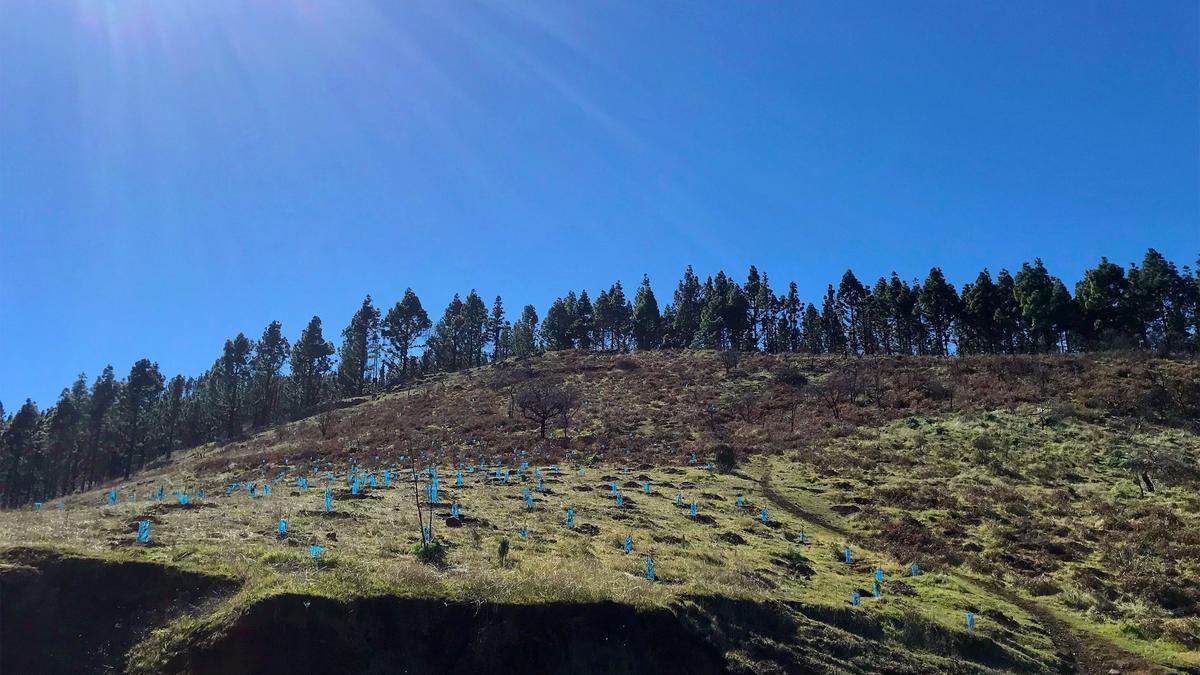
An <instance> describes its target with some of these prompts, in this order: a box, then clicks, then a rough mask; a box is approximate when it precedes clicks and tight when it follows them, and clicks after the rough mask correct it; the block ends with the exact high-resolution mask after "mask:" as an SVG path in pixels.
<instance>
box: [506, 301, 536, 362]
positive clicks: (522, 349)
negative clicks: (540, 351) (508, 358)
mask: <svg viewBox="0 0 1200 675" xmlns="http://www.w3.org/2000/svg"><path fill="white" fill-rule="evenodd" d="M537 325H538V315H537V310H536V309H534V307H533V305H525V308H524V309H522V310H521V318H520V319H519V320H518V321H517V322H516V323H515V324H513V326H512V331H511V342H512V354H513V356H515V357H517V358H525V357H527V356H533V355H534V354H536V353H537Z"/></svg>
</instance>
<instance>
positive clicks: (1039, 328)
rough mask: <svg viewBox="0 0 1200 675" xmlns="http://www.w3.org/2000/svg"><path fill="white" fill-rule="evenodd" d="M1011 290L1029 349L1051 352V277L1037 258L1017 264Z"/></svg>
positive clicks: (1052, 316)
mask: <svg viewBox="0 0 1200 675" xmlns="http://www.w3.org/2000/svg"><path fill="white" fill-rule="evenodd" d="M1013 293H1014V294H1015V297H1016V298H1017V302H1018V303H1020V305H1021V315H1022V316H1023V317H1024V318H1025V321H1026V322H1027V323H1026V330H1027V331H1028V334H1029V350H1030V351H1031V352H1034V353H1037V352H1048V351H1053V350H1054V348H1055V345H1056V344H1057V343H1058V341H1057V340H1056V339H1055V337H1054V335H1055V327H1054V309H1053V305H1052V303H1051V299H1052V297H1053V295H1054V279H1053V278H1052V277H1051V276H1050V273H1049V272H1047V271H1046V266H1045V265H1043V264H1042V259H1041V258H1037V259H1035V260H1034V264H1033V265H1030V264H1029V263H1024V264H1022V265H1021V269H1020V271H1018V272H1017V276H1016V285H1015V286H1014V288H1013Z"/></svg>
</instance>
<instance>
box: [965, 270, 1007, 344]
mask: <svg viewBox="0 0 1200 675" xmlns="http://www.w3.org/2000/svg"><path fill="white" fill-rule="evenodd" d="M999 309H1000V294H999V291H998V290H997V288H996V284H995V283H993V282H992V275H991V273H990V272H988V271H987V270H986V269H984V270H983V271H982V272H980V273H979V276H978V277H976V278H975V283H972V284H964V285H963V289H962V314H961V316H960V317H959V328H958V350H959V351H960V352H962V353H964V354H994V353H996V352H997V351H998V349H999V346H1000V339H999V335H998V334H997V329H996V312H997V311H998V310H999Z"/></svg>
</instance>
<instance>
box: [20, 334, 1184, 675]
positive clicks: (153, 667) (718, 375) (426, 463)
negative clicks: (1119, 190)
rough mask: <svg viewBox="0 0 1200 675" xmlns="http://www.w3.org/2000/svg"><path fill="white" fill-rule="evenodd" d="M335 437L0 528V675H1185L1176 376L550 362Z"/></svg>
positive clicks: (503, 373) (1179, 377) (490, 376)
mask: <svg viewBox="0 0 1200 675" xmlns="http://www.w3.org/2000/svg"><path fill="white" fill-rule="evenodd" d="M728 358H730V357H726V359H728ZM536 394H543V395H547V396H549V395H559V396H565V397H566V399H567V400H568V402H569V403H570V405H568V406H567V408H568V411H567V412H566V413H565V414H554V415H550V416H549V417H548V419H547V424H546V437H545V438H544V439H543V438H541V437H540V429H539V424H538V421H537V420H530V419H527V417H526V416H525V415H524V414H523V413H524V412H526V411H528V410H529V409H530V408H532V407H536V406H534V405H533V402H534V398H536V397H535V395H536ZM522 404H524V405H522ZM340 405H341V407H338V408H336V409H334V410H331V411H328V412H325V413H322V414H320V415H317V416H314V417H310V418H307V419H303V420H300V421H297V422H294V423H291V424H287V425H283V426H280V427H277V428H275V429H272V430H268V431H264V432H261V433H258V434H257V435H254V436H252V437H249V438H245V439H242V440H239V441H237V442H232V443H227V444H223V445H206V446H202V447H199V448H196V449H194V450H191V451H188V452H186V453H183V454H181V455H178V456H176V457H175V459H174V461H172V462H158V463H156V464H155V465H152V466H150V467H149V468H148V469H147V470H146V471H144V472H142V473H141V474H138V475H137V476H135V477H134V478H133V479H132V480H130V481H128V482H121V483H113V484H111V485H108V486H105V487H104V488H103V489H102V490H97V491H93V492H90V493H86V494H82V495H75V496H72V497H68V498H66V499H65V500H63V501H62V502H61V505H60V503H58V502H55V503H48V504H44V505H42V506H41V508H40V509H25V510H21V511H12V512H5V513H0V541H3V542H4V546H5V548H4V549H3V550H2V551H0V559H2V560H3V561H4V566H3V567H2V568H0V590H2V592H3V593H4V594H5V597H6V598H7V601H6V602H5V603H4V604H3V606H0V625H5V626H9V627H11V626H13V625H16V624H19V623H21V622H20V619H19V617H21V616H25V612H27V611H28V612H32V611H33V608H39V609H38V611H39V612H41V614H39V616H44V617H45V619H42V620H41V621H43V622H44V623H36V622H33V623H30V622H25V623H23V624H21V625H22V626H23V627H22V628H21V629H20V630H12V629H11V628H10V629H9V630H5V631H0V639H2V640H3V644H0V670H3V671H5V672H69V671H72V670H74V669H77V668H78V663H80V662H82V660H87V662H88V663H93V664H96V669H97V670H101V669H103V668H102V667H101V664H103V667H108V668H113V669H122V668H124V669H128V670H130V671H133V672H218V671H221V672H229V671H230V670H250V671H258V672H261V671H264V670H280V669H284V668H304V669H312V670H316V669H318V668H324V669H328V672H343V671H350V672H357V671H364V670H371V669H375V670H383V671H387V670H394V669H400V668H401V667H402V666H403V667H405V668H408V669H409V670H410V671H416V672H434V671H438V672H445V671H450V672H473V671H477V670H479V669H480V668H482V667H485V666H484V665H483V664H486V666H487V667H491V668H499V669H506V670H519V671H528V670H533V669H538V670H545V671H551V672H564V671H576V670H593V671H597V672H610V671H616V672H645V671H656V672H715V671H721V670H732V671H735V672H810V671H815V672H878V671H887V672H912V673H918V672H931V671H936V672H1070V671H1077V672H1088V673H1090V672H1108V671H1109V669H1110V668H1111V669H1116V670H1117V671H1119V672H1171V671H1184V672H1195V671H1198V670H1200V590H1197V588H1196V586H1195V583H1194V580H1195V579H1196V578H1197V577H1198V576H1200V515H1197V514H1200V491H1198V490H1197V488H1198V487H1200V435H1198V431H1200V430H1198V428H1197V420H1200V363H1198V362H1196V361H1195V360H1184V359H1160V358H1152V357H1150V356H1146V355H1141V354H1135V355H1061V356H1045V357H1005V356H970V357H958V358H932V357H930V358H921V357H894V358H889V357H879V358H855V359H848V358H842V357H830V356H816V357H810V356H800V355H786V356H766V355H759V354H743V355H741V357H740V358H739V359H737V362H736V363H734V362H732V360H724V361H723V360H722V359H721V358H719V357H718V355H717V354H714V353H712V352H667V351H664V352H638V353H634V354H628V355H606V354H597V353H590V352H588V353H585V352H576V351H560V352H551V353H548V354H544V355H541V356H538V357H535V358H529V359H523V360H513V359H509V360H506V361H502V362H500V363H497V364H494V365H490V366H485V367H482V368H476V369H471V370H466V371H461V372H458V373H453V374H442V375H437V376H434V377H430V378H428V379H425V380H424V381H421V382H419V383H416V384H413V385H411V386H407V387H404V388H401V389H397V390H394V391H391V392H388V393H386V394H382V395H379V396H376V397H373V398H369V399H356V400H347V401H343V402H342V403H341V404H340ZM725 447H727V448H731V449H732V451H733V452H732V453H731V454H732V458H731V457H730V453H728V451H726V450H724V449H722V450H721V451H720V453H718V452H717V451H718V449H720V448H725ZM718 454H720V455H721V457H718V456H717V455H718ZM718 460H720V461H718ZM414 468H415V470H416V471H418V472H424V471H425V470H428V469H434V470H436V476H437V479H438V480H439V482H440V494H439V499H438V503H437V504H436V505H432V506H430V505H428V502H429V501H430V498H431V494H430V490H429V487H430V484H431V482H432V480H433V478H434V475H435V474H433V473H431V472H425V473H422V475H420V476H419V480H420V487H419V489H418V488H416V486H414V484H413V482H412V479H413V473H412V471H411V469H414ZM498 470H499V472H500V473H499V474H497V471H498ZM460 471H461V473H462V485H461V486H460V485H458V474H459V472H460ZM385 472H386V473H385ZM331 474H332V477H331ZM355 477H357V479H358V483H359V484H358V486H357V489H356V488H354V487H352V484H353V482H354V479H355ZM372 478H373V479H374V481H375V484H374V485H372V484H371V482H370V481H371V479H372ZM299 479H304V480H305V481H307V482H308V485H309V486H308V487H304V486H303V485H302V484H301V483H300V482H299ZM251 485H253V487H254V492H253V493H252V492H251V490H250V489H249V488H250V486H251ZM267 485H270V486H271V487H272V490H271V491H270V493H269V494H263V489H264V486H267ZM327 486H328V487H329V490H330V497H331V502H332V506H331V507H330V508H329V509H328V510H326V509H325V508H324V498H323V495H324V494H325V488H326V487H327ZM160 487H161V488H162V490H163V493H162V494H163V497H162V498H161V499H157V498H156V496H157V492H158V490H159V488H160ZM526 488H528V489H529V490H530V492H529V498H530V501H529V502H527V501H526V497H525V489H526ZM110 489H115V490H116V491H117V492H116V494H117V499H116V500H115V503H113V504H109V503H107V502H108V498H107V495H108V494H109V490H110ZM614 490H615V491H616V492H619V493H620V502H621V503H620V505H618V503H617V502H618V499H617V497H615V496H614V494H613V492H614ZM176 492H178V493H181V494H187V495H188V503H186V504H180V503H179V501H180V499H179V498H178V497H177V496H175V494H176ZM131 498H132V499H131ZM417 501H419V502H421V503H422V504H423V506H424V507H425V509H426V510H427V511H430V512H432V514H433V516H436V518H435V519H434V522H433V530H432V532H431V533H430V535H431V537H432V538H433V539H435V540H436V541H438V542H439V543H440V544H442V545H443V546H444V550H445V558H444V561H437V560H433V561H429V560H426V561H422V560H421V559H420V557H419V556H418V555H415V554H414V553H413V552H412V551H413V550H414V548H413V547H414V546H415V547H419V546H420V542H421V539H422V533H421V524H424V525H429V524H430V523H429V522H428V520H427V519H428V517H429V516H427V515H425V514H424V513H423V514H422V515H421V521H420V524H419V523H418V512H417V508H416V506H414V503H415V502H417ZM739 502H740V504H739ZM693 503H695V504H696V513H695V514H694V515H692V514H691V513H690V508H689V507H690V505H691V504H693ZM454 504H457V505H458V508H460V509H461V516H460V517H454V515H453V513H452V509H453V508H454V507H453V506H452V505H454ZM567 509H572V513H573V514H574V517H573V519H572V520H573V522H572V523H571V525H572V526H571V527H567V525H566V522H565V520H566V514H567ZM764 509H765V512H764ZM280 519H284V520H286V521H287V531H286V533H280V532H279V527H278V523H279V520H280ZM141 521H149V522H150V523H151V533H152V534H151V538H150V541H149V542H148V543H143V544H138V543H135V541H134V540H135V533H136V530H137V529H138V524H139V522H141ZM519 528H527V529H526V530H525V532H524V534H522V533H520V532H519ZM626 536H628V537H631V538H632V541H631V544H632V546H631V549H632V550H631V551H629V552H626V551H625V548H624V546H625V542H626V539H625V538H626ZM313 545H319V546H321V547H323V550H322V551H321V553H320V556H319V557H317V558H310V557H309V550H310V549H309V547H310V546H313ZM847 548H849V549H850V550H851V560H850V561H849V562H847V561H846V555H845V551H846V549H847ZM501 549H503V550H504V551H505V552H506V553H505V555H504V556H501V555H500V550H501ZM647 558H649V559H652V560H653V561H654V570H655V576H656V577H657V579H656V580H655V581H650V580H648V579H647V578H646V576H647V575H646V560H647ZM914 563H916V564H917V566H918V572H919V573H918V574H916V575H914V574H913V568H912V565H913V564H914ZM876 570H882V572H883V581H882V582H880V583H879V591H880V594H879V597H875V594H874V590H875V589H874V585H875V576H874V575H875V573H876ZM856 592H857V593H858V595H859V598H860V603H859V604H857V605H854V604H852V602H851V598H852V595H853V594H854V593H856ZM968 613H970V615H971V618H972V619H973V621H974V627H973V628H969V627H968V626H967V619H966V617H967V614H968ZM114 618H115V619H117V620H118V622H121V623H123V624H124V626H125V628H124V629H122V630H118V631H114V630H110V629H108V628H105V627H102V625H103V626H107V625H108V624H110V623H112V621H110V620H111V619H114ZM77 634H82V635H86V636H88V637H87V639H84V640H80V641H78V642H77V643H76V644H77V647H76V649H77V652H76V653H66V652H63V651H61V650H59V651H58V652H56V656H55V657H54V658H57V659H60V660H59V661H49V660H47V659H50V658H51V657H49V656H46V655H40V654H42V652H39V650H37V649H35V648H34V646H35V645H37V644H40V642H39V641H44V640H51V639H59V638H63V637H64V636H67V635H77ZM383 636H391V637H390V638H389V639H384V637H383ZM393 640H394V641H396V643H393ZM518 642H519V643H520V644H521V645H523V646H522V647H521V648H519V649H518V648H516V647H515V645H516V644H517V643H518ZM401 643H402V644H404V645H405V647H404V648H403V649H400V648H399V646H398V644H401ZM614 645H620V646H614ZM43 651H44V650H43ZM46 653H47V654H48V653H49V652H46ZM39 655H40V656H39ZM39 658H40V659H42V660H39Z"/></svg>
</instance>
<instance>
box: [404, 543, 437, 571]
mask: <svg viewBox="0 0 1200 675" xmlns="http://www.w3.org/2000/svg"><path fill="white" fill-rule="evenodd" d="M409 550H410V551H411V552H412V553H413V555H415V556H417V560H420V561H421V562H423V563H425V564H426V565H435V566H438V567H441V566H442V565H445V564H446V545H445V544H443V543H442V542H441V541H440V540H437V539H430V540H429V541H426V542H421V543H418V544H413V545H412V548H411V549H409Z"/></svg>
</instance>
